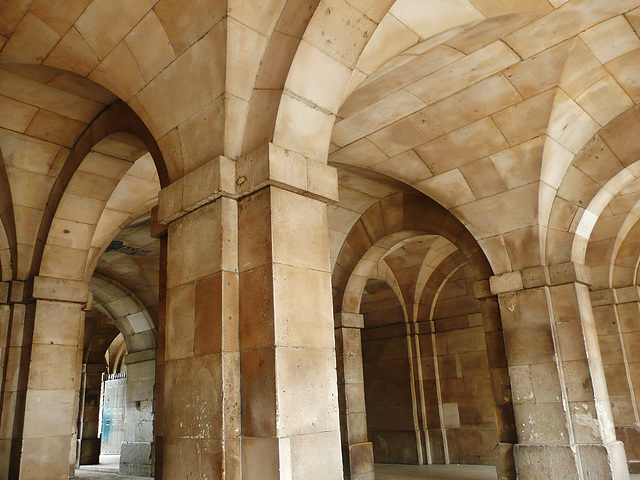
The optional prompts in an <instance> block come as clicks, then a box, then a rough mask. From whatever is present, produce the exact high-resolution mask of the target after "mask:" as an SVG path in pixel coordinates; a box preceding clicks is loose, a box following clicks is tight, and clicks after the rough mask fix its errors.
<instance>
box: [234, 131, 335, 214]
mask: <svg viewBox="0 0 640 480" xmlns="http://www.w3.org/2000/svg"><path fill="white" fill-rule="evenodd" d="M235 183H236V192H237V194H238V195H239V196H245V195H248V194H250V193H252V192H254V191H256V190H259V189H261V188H263V187H265V186H267V185H273V186H276V187H280V188H284V189H285V190H290V191H292V192H295V193H299V194H300V195H304V196H307V197H311V198H315V199H317V200H320V201H323V202H326V203H335V202H337V201H338V175H337V171H336V169H335V168H333V167H331V166H329V165H327V164H325V163H321V162H318V161H316V160H313V159H311V158H307V157H305V156H303V155H301V154H299V153H296V152H293V151H291V150H287V149H285V148H282V147H280V146H278V145H275V144H273V143H268V144H266V145H263V146H262V147H260V148H258V149H257V150H254V151H253V152H251V153H249V154H247V155H245V156H244V157H242V158H240V159H239V160H238V162H237V165H236V182H235Z"/></svg>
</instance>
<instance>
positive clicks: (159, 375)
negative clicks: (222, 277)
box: [151, 206, 168, 480]
mask: <svg viewBox="0 0 640 480" xmlns="http://www.w3.org/2000/svg"><path fill="white" fill-rule="evenodd" d="M151 219H152V221H151V236H153V237H155V238H159V239H160V279H159V280H160V281H159V288H158V290H159V291H158V297H159V298H158V325H157V328H158V330H157V332H156V373H155V377H156V379H155V387H154V404H153V409H154V418H153V435H154V439H155V442H154V458H155V469H154V470H155V471H154V475H155V478H156V479H157V480H161V479H162V478H163V470H162V465H163V463H164V461H163V460H164V457H163V452H164V371H165V366H164V352H165V329H166V316H167V308H166V307H167V243H168V242H167V228H166V226H165V225H162V224H160V223H158V207H157V206H156V207H154V208H153V209H152V210H151Z"/></svg>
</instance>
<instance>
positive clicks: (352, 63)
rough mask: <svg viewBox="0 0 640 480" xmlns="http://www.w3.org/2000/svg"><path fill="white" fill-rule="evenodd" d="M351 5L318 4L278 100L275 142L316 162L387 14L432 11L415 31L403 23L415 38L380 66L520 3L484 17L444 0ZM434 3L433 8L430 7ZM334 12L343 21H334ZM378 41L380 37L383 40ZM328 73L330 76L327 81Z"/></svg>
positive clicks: (402, 16) (399, 15) (512, 10)
mask: <svg viewBox="0 0 640 480" xmlns="http://www.w3.org/2000/svg"><path fill="white" fill-rule="evenodd" d="M352 3H353V2H351V3H350V2H348V1H346V0H338V1H336V2H332V5H331V7H328V6H327V8H325V5H324V4H322V5H320V6H319V7H318V9H317V10H316V12H315V14H314V16H313V18H312V19H311V21H310V22H309V26H308V27H307V29H306V31H305V33H304V36H303V38H302V41H301V42H300V45H299V46H298V48H297V51H296V54H295V57H294V60H293V62H292V64H291V69H290V71H289V74H288V76H287V81H286V84H285V87H284V91H283V93H282V95H281V97H280V98H279V99H278V102H279V104H278V107H277V115H276V118H275V129H274V134H273V141H274V143H276V144H278V145H281V146H283V147H285V148H287V149H290V150H294V151H296V152H299V153H302V154H303V155H305V156H308V157H310V158H314V159H317V160H322V159H325V158H326V157H327V154H328V149H329V143H330V137H331V131H332V128H333V123H334V120H335V114H336V113H337V111H338V109H339V107H340V105H341V104H342V103H343V102H344V100H345V99H346V97H347V96H348V94H349V93H351V92H352V91H353V90H354V89H355V87H356V86H357V85H359V84H360V83H361V82H362V81H364V80H365V79H366V77H367V75H366V74H365V73H364V72H363V71H362V70H360V69H359V68H358V67H359V65H358V61H359V59H360V58H361V55H362V54H363V51H364V50H365V48H366V47H367V44H368V43H369V42H370V40H372V38H373V37H374V36H375V35H376V34H375V32H376V30H377V27H378V25H379V24H381V23H382V22H384V21H385V17H387V16H394V18H396V21H398V22H399V23H401V24H403V25H404V26H405V27H406V26H407V24H409V23H414V24H415V22H416V18H420V16H419V15H418V16H415V15H412V12H411V8H407V7H408V6H409V5H412V6H414V7H416V8H419V9H425V8H426V9H430V11H429V15H428V16H427V18H429V20H430V22H429V24H428V26H426V27H423V28H420V26H414V27H413V28H414V30H418V33H416V32H415V31H413V30H411V28H408V27H407V29H408V30H409V31H411V33H412V34H413V35H414V36H415V40H414V41H413V42H411V43H409V44H405V45H402V44H399V45H400V50H399V51H391V52H388V53H386V54H384V55H385V58H384V61H383V62H381V63H380V64H381V65H382V63H385V62H386V61H388V60H389V59H390V58H393V57H395V56H396V55H398V54H401V53H402V51H403V50H405V49H406V48H407V47H411V46H412V45H415V43H418V42H419V41H422V40H426V41H427V42H431V41H432V37H433V39H434V40H433V41H434V42H437V41H440V42H442V41H445V40H446V39H447V31H450V32H451V35H455V34H457V33H460V32H462V31H463V30H464V28H460V27H461V26H463V25H464V26H466V27H469V26H473V25H476V24H478V23H479V22H482V21H484V20H487V19H488V18H496V17H501V16H504V15H509V14H513V13H516V12H518V11H522V8H521V7H520V6H517V5H509V3H510V2H504V4H501V6H499V7H496V8H494V9H492V11H491V12H487V13H486V15H485V14H483V13H482V12H481V10H482V9H478V8H475V7H472V8H473V10H474V13H473V14H471V15H456V14H455V13H453V10H452V9H449V10H448V9H447V8H437V7H440V6H441V5H438V4H442V5H445V4H446V2H445V1H444V0H435V1H431V2H413V4H410V3H409V2H406V1H402V0H399V1H396V2H394V1H389V0H378V1H376V2H368V3H367V4H366V5H363V8H361V9H358V8H357V7H354V6H353V5H352ZM512 3H513V2H512ZM434 4H435V5H434ZM434 6H435V7H436V8H432V7H434ZM327 10H329V11H330V12H329V13H328V12H327ZM456 11H457V10H456ZM420 13H423V14H424V13H425V12H422V11H421V12H420ZM337 16H340V17H341V20H342V21H340V20H336V17H337ZM412 17H415V18H412ZM398 18H400V20H398ZM422 18H425V17H424V15H423V16H422ZM407 20H412V22H409V21H407ZM443 31H444V32H443ZM380 37H382V35H380ZM380 42H384V40H383V39H382V38H381V40H380ZM387 43H388V42H387ZM436 44H437V43H434V45H436ZM372 49H375V47H372ZM328 75H329V76H330V77H331V79H330V80H327V76H328ZM310 79H311V80H312V81H310ZM313 79H318V80H317V81H315V80H313ZM327 85H329V86H330V87H329V88H327Z"/></svg>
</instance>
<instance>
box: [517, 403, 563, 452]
mask: <svg viewBox="0 0 640 480" xmlns="http://www.w3.org/2000/svg"><path fill="white" fill-rule="evenodd" d="M513 410H514V414H515V419H516V429H517V431H518V440H519V442H521V443H524V444H539V445H540V444H542V445H564V444H566V442H568V440H569V434H568V432H567V427H566V417H565V413H564V410H563V407H562V404H561V403H549V404H526V405H514V408H513ZM516 464H517V457H516Z"/></svg>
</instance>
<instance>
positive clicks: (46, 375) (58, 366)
mask: <svg viewBox="0 0 640 480" xmlns="http://www.w3.org/2000/svg"><path fill="white" fill-rule="evenodd" d="M80 355H81V351H80V349H79V348H78V346H77V345H41V344H34V345H33V346H32V349H31V365H30V368H29V388H33V389H36V390H50V389H58V390H64V389H67V390H73V389H74V388H75V386H76V383H77V382H78V380H79V379H78V373H79V368H78V367H79V364H80V363H79V360H80Z"/></svg>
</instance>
